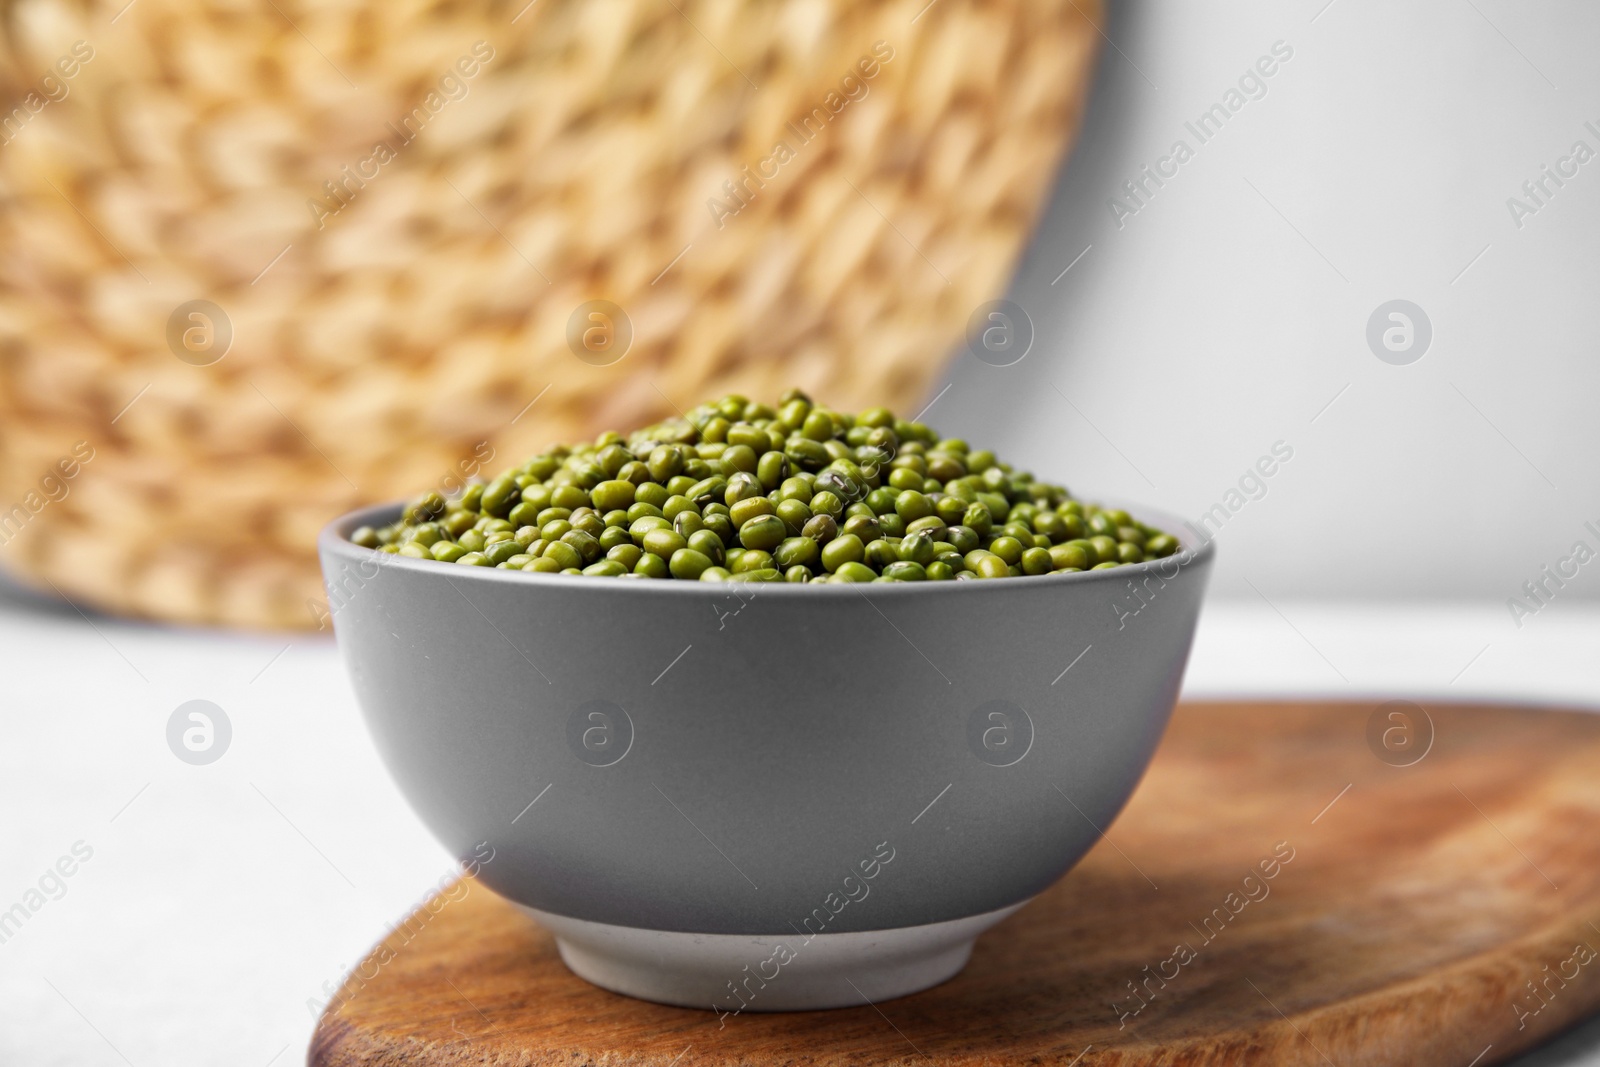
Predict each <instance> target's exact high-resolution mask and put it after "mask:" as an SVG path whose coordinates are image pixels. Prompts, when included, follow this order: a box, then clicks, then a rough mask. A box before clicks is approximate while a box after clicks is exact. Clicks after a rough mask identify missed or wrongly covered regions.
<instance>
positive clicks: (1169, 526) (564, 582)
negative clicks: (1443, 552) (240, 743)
mask: <svg viewBox="0 0 1600 1067" xmlns="http://www.w3.org/2000/svg"><path fill="white" fill-rule="evenodd" d="M1074 499H1078V500H1084V499H1085V498H1084V497H1075V498H1074ZM1094 499H1095V500H1098V501H1101V502H1103V504H1104V505H1109V506H1111V507H1118V508H1122V509H1123V510H1125V511H1127V512H1129V513H1130V514H1133V515H1138V516H1139V517H1140V518H1141V519H1142V520H1143V521H1146V522H1150V523H1152V524H1153V525H1156V526H1159V527H1160V528H1161V530H1162V531H1163V532H1164V533H1169V534H1171V535H1172V536H1173V537H1176V538H1177V539H1178V544H1179V546H1180V547H1179V549H1178V551H1177V552H1175V553H1173V554H1172V555H1170V556H1163V557H1162V558H1160V559H1152V560H1145V561H1143V562H1141V563H1128V564H1124V565H1122V566H1120V567H1113V568H1110V569H1109V570H1103V571H1097V570H1093V569H1090V570H1086V571H1079V572H1077V573H1075V574H1060V573H1051V574H1032V575H1021V576H1019V577H1015V578H1006V579H1005V580H1004V581H1001V580H998V579H997V580H994V581H980V582H838V583H835V582H825V583H822V584H820V585H819V584H816V583H812V582H750V583H745V582H687V581H627V580H623V579H622V578H621V577H620V576H619V577H618V578H616V579H614V580H611V581H595V580H594V578H593V577H590V576H580V575H576V574H544V573H541V572H537V571H534V572H529V571H508V570H502V569H500V568H498V567H463V568H461V570H460V571H452V570H450V569H449V568H448V567H446V566H444V565H442V564H441V563H440V561H438V560H426V559H412V558H410V557H409V556H399V555H395V554H393V553H389V552H380V551H379V550H377V549H375V548H365V547H363V546H361V545H358V544H356V543H355V542H353V541H351V540H350V534H351V533H352V532H354V531H355V530H356V528H357V527H360V526H382V525H387V524H388V523H390V522H393V521H394V520H395V519H396V518H398V517H399V515H400V512H401V510H402V509H403V508H404V507H405V505H406V501H404V500H397V501H390V502H388V503H384V504H373V505H371V506H369V507H364V508H358V509H356V510H355V511H350V512H346V513H345V514H343V515H341V516H339V517H338V518H337V519H334V520H333V521H332V522H330V523H328V524H327V525H326V526H324V527H323V528H322V530H321V532H320V533H319V534H318V535H317V550H318V554H319V555H321V556H323V557H326V556H336V557H339V558H342V559H346V560H360V561H365V560H367V559H373V558H375V559H377V560H378V565H379V566H380V567H384V568H388V567H399V568H400V569H401V570H414V571H417V572H418V573H421V574H434V575H436V576H438V577H440V578H450V577H454V578H459V579H464V580H468V581H472V582H510V583H515V584H518V585H525V586H529V587H531V588H563V589H570V588H573V585H572V583H573V582H578V581H581V582H583V583H585V584H584V585H583V586H581V588H584V589H593V590H595V592H597V593H606V592H613V593H615V592H622V593H626V594H627V595H630V596H631V595H636V594H648V595H651V596H687V595H695V594H704V593H708V592H712V593H719V594H721V595H724V596H726V595H730V594H735V593H737V592H738V591H741V590H745V589H748V590H751V591H752V592H751V593H750V594H748V595H750V596H753V595H755V594H754V590H757V589H759V590H760V591H761V595H763V596H766V595H767V594H769V593H771V594H773V595H777V596H841V595H844V594H845V593H846V592H848V591H850V590H854V591H855V592H857V593H860V594H863V595H865V594H866V593H867V592H868V591H870V592H872V593H873V594H875V595H876V594H878V593H884V594H885V595H889V596H931V595H935V594H936V593H938V592H939V591H940V590H946V589H947V587H955V586H971V587H973V588H974V589H995V588H1001V589H1015V590H1017V591H1018V592H1021V591H1023V590H1027V589H1037V588H1040V587H1042V586H1046V585H1055V586H1060V587H1064V588H1072V587H1074V586H1077V585H1081V584H1083V583H1085V582H1101V583H1104V582H1107V581H1114V582H1123V581H1128V580H1133V579H1136V578H1138V577H1143V576H1144V575H1148V574H1152V573H1156V572H1157V569H1158V568H1162V567H1163V565H1167V569H1170V563H1169V561H1172V560H1177V561H1178V565H1177V570H1175V571H1172V573H1170V574H1169V573H1164V572H1163V573H1159V574H1157V577H1158V578H1159V579H1160V580H1161V581H1171V580H1173V579H1174V578H1176V577H1177V576H1178V575H1179V574H1180V573H1182V572H1183V571H1185V570H1188V569H1190V568H1191V567H1193V566H1194V565H1196V564H1201V565H1205V564H1209V563H1210V562H1211V560H1212V558H1213V557H1214V556H1215V555H1216V537H1215V536H1212V537H1207V538H1201V537H1200V536H1199V534H1198V531H1196V530H1195V528H1194V527H1193V526H1192V525H1190V524H1189V523H1188V522H1187V521H1186V520H1184V519H1182V518H1179V517H1178V516H1176V515H1173V514H1171V513H1170V512H1165V511H1162V510H1160V509H1157V508H1151V507H1147V506H1145V505H1143V504H1138V503H1130V502H1125V501H1123V500H1121V499H1119V498H1117V497H1112V496H1097V497H1095V498H1094ZM327 577H328V576H327V575H326V574H324V579H326V578H327ZM962 595H963V596H965V595H970V594H968V593H963V594H962Z"/></svg>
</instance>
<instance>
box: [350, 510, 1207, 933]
mask: <svg viewBox="0 0 1600 1067" xmlns="http://www.w3.org/2000/svg"><path fill="white" fill-rule="evenodd" d="M1136 513H1137V514H1140V515H1141V516H1148V517H1149V518H1150V520H1151V521H1154V522H1156V523H1157V524H1159V525H1161V526H1162V527H1163V528H1165V529H1168V530H1183V529H1184V527H1183V524H1182V523H1181V521H1179V520H1177V519H1175V518H1172V517H1169V516H1164V515H1160V514H1158V513H1154V512H1151V511H1149V510H1148V509H1143V508H1140V509H1137V512H1136ZM397 514H398V506H388V507H382V508H373V509H369V510H367V511H363V512H357V513H355V514H352V515H349V516H346V517H345V518H343V519H341V520H339V521H337V522H335V523H333V524H331V525H330V526H329V527H328V528H327V529H326V530H324V531H323V534H322V536H321V538H320V541H319V549H320V552H321V557H322V567H323V573H324V576H325V580H326V582H327V586H328V590H329V602H330V607H331V610H332V613H333V623H334V629H335V631H336V633H337V635H338V641H339V645H340V647H341V648H342V649H343V654H344V657H345V661H346V663H347V665H348V667H349V670H350V674H351V677H352V679H353V681H354V684H355V689H356V693H357V696H358V697H359V699H360V703H361V706H362V709H363V711H364V714H365V716H366V720H367V723H368V726H369V727H370V729H371V732H372V736H373V738H374V739H375V741H376V743H377V746H378V749H379V751H380V752H381V754H382V756H383V759H384V760H385V762H386V763H387V765H388V767H389V769H390V771H391V772H392V773H393V774H394V776H395V778H396V780H397V781H398V783H399V785H400V788H401V789H402V790H403V792H404V793H405V795H406V796H407V798H409V800H410V802H411V804H412V805H413V806H414V807H415V808H416V811H417V813H418V814H419V815H420V816H421V817H422V819H423V821H424V822H426V823H427V825H428V826H429V827H430V828H431V829H432V831H433V832H434V833H435V834H436V835H437V836H438V837H439V839H440V840H441V841H442V842H443V843H444V844H445V845H446V847H448V848H449V849H451V850H452V851H453V852H454V853H455V854H456V855H457V856H460V857H463V858H467V857H471V856H473V854H474V849H475V846H477V845H478V844H479V843H480V842H488V843H489V845H490V846H492V848H493V850H494V851H493V858H492V860H490V861H489V862H486V863H483V864H482V865H481V870H480V872H479V877H480V878H481V879H482V880H483V881H484V882H486V883H487V884H488V885H489V886H490V887H491V888H493V889H494V890H496V891H497V892H499V893H501V894H503V895H505V896H506V897H509V898H510V899H512V900H514V901H517V902H518V903H521V904H524V905H527V906H529V907H531V908H535V909H538V910H540V911H545V912H553V913H556V914H559V915H565V916H570V917H572V918H576V919H584V920H589V921H591V922H598V923H610V924H615V925H620V926H630V927H641V928H646V929H653V930H668V931H683V932H693V933H716V934H789V933H791V932H797V931H800V930H801V929H802V927H803V928H804V929H805V930H806V931H807V932H811V933H821V932H824V931H825V932H827V933H840V932H847V931H867V930H883V929H889V928H894V927H905V926H917V925H923V924H928V923H937V922H943V921H946V920H952V919H959V918H962V917H964V916H972V915H977V914H979V913H983V912H990V911H994V910H996V909H999V908H1004V907H1006V906H1008V905H1012V904H1016V903H1018V902H1020V901H1023V900H1026V899H1027V898H1029V897H1031V896H1033V895H1034V894H1036V893H1038V892H1039V891H1041V890H1042V889H1044V888H1045V887H1047V886H1049V885H1050V884H1051V883H1052V882H1054V881H1055V880H1056V879H1057V878H1059V877H1060V876H1061V875H1062V873H1063V872H1065V871H1066V870H1067V869H1068V868H1069V867H1071V866H1072V864H1073V863H1074V862H1076V861H1077V859H1078V858H1079V857H1080V856H1082V855H1083V854H1084V852H1086V851H1087V850H1088V849H1089V848H1090V847H1091V846H1092V845H1093V844H1094V843H1095V841H1096V840H1097V838H1098V837H1099V833H1098V831H1097V830H1096V827H1101V828H1103V827H1106V826H1109V825H1110V823H1111V822H1112V820H1113V819H1114V818H1115V817H1116V815H1117V812H1118V811H1119V810H1120V809H1121V808H1122V805H1123V803H1124V802H1125V801H1126V800H1127V798H1128V795H1129V794H1130V793H1131V792H1132V791H1133V788H1134V786H1135V785H1136V784H1137V783H1138V780H1139V778H1140V776H1141V775H1142V774H1143V772H1144V768H1145V765H1146V764H1147V763H1148V761H1149V759H1150V756H1151V754H1152V752H1153V751H1154V749H1155V746H1156V743H1157V742H1158V741H1159V739H1160V737H1161V734H1162V731H1163V729H1164V728H1165V726H1166V722H1167V718H1168V716H1169V715H1170V713H1171V710H1172V705H1173V702H1174V700H1175V699H1176V697H1177V693H1178V685H1179V682H1180V680H1181V678H1182V676H1183V669H1184V664H1185V662H1186V660H1187V658H1188V653H1189V647H1190V643H1191V641H1192V639H1193V636H1194V629H1195V623H1196V620H1197V618H1198V615H1199V611H1200V601H1201V595H1202V593H1203V591H1204V588H1205V584H1206V579H1207V577H1208V575H1209V572H1210V569H1211V562H1212V557H1213V555H1214V549H1213V546H1212V545H1211V544H1209V543H1207V544H1203V545H1202V544H1197V543H1196V542H1195V541H1194V540H1193V538H1192V535H1190V534H1188V533H1187V532H1186V533H1185V534H1184V536H1185V538H1186V539H1188V540H1187V543H1186V544H1185V547H1184V550H1183V552H1182V553H1180V555H1179V556H1176V557H1172V558H1169V559H1168V560H1162V561H1155V562H1151V563H1145V564H1139V565H1135V566H1131V567H1119V568H1116V569H1114V570H1107V571H1089V572H1085V573H1082V574H1076V575H1059V576H1042V577H1036V578H1013V579H1005V580H1001V581H979V582H959V583H958V582H937V583H935V582H926V583H905V584H887V583H883V584H868V585H843V584H840V585H822V586H805V585H779V584H773V585H756V584H743V583H738V584H734V583H711V582H670V581H668V582H663V581H644V580H628V579H593V578H574V577H570V576H561V575H535V574H525V573H521V572H515V571H503V570H495V569H489V568H478V567H461V566H454V565H448V564H443V563H435V562H432V561H426V560H411V559H407V558H404V557H398V556H393V555H385V554H382V553H377V552H373V551H371V550H368V549H365V548H361V547H359V546H357V545H354V544H352V543H350V542H349V541H348V540H347V535H348V534H349V533H350V532H351V531H352V530H354V529H355V528H356V527H357V526H360V525H363V524H367V525H374V526H376V525H381V524H383V523H385V522H388V521H391V520H392V519H393V518H394V516H396V515H397ZM996 702H1002V703H996ZM483 854H484V852H483V851H481V850H480V851H479V852H478V855H480V856H481V855H483ZM819 927H820V928H819Z"/></svg>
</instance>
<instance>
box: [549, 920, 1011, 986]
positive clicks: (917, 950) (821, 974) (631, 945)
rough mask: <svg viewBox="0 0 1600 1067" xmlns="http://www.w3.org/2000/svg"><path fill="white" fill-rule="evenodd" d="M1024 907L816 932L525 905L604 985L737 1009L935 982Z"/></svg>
mask: <svg viewBox="0 0 1600 1067" xmlns="http://www.w3.org/2000/svg"><path fill="white" fill-rule="evenodd" d="M1023 903H1026V901H1024V902H1023ZM1020 907H1022V904H1013V905H1012V906H1010V907H1007V908H1001V909H999V910H998V911H990V912H984V913H983V914H981V915H968V916H966V917H964V918H960V919H951V920H949V921H947V922H939V923H930V924H928V925H926V926H906V927H901V928H899V929H892V930H867V931H862V932H853V933H837V934H827V933H824V934H813V935H809V936H807V935H804V934H791V935H782V934H773V935H759V934H752V935H746V934H687V933H678V932H673V931H665V930H642V929H638V928H636V927H631V926H613V925H610V924H608V923H596V922H588V921H587V920H584V919H571V918H567V917H566V916H562V915H552V914H550V913H549V912H544V911H539V910H537V909H534V908H522V910H523V911H524V912H526V913H527V914H528V915H531V916H532V917H533V918H534V919H536V920H537V921H538V922H539V924H540V925H541V926H543V927H544V928H545V929H547V930H549V931H550V932H551V933H552V934H554V935H555V939H556V944H557V946H558V947H559V949H560V951H561V959H562V961H563V962H564V963H565V964H566V965H567V967H568V968H569V969H570V970H571V971H572V972H573V973H574V974H576V975H577V976H578V977H580V978H582V979H584V980H586V981H589V982H592V983H594V984H595V985H597V986H600V987H601V988H602V989H609V990H611V991H612V992H614V993H623V994H625V995H627V996H630V997H638V998H639V999H641V1000H653V1001H655V1002H657V1003H659V1004H674V1005H677V1006H679V1007H686V1008H709V1009H711V1010H713V1011H716V1012H718V1013H719V1014H720V1013H725V1012H726V1013H736V1014H737V1013H742V1012H746V1011H815V1010H819V1009H822V1008H846V1007H860V1006H861V1005H862V1004H863V1003H866V1002H869V1001H870V1002H872V1003H874V1004H875V1003H877V1002H878V1001H880V1000H888V999H890V998H892V997H903V996H905V995H907V994H909V993H915V992H918V991H919V990H923V989H927V988H929V987H930V986H936V985H938V984H939V983H940V982H944V981H947V980H948V979H951V978H954V977H955V976H956V975H957V974H958V973H959V972H960V971H961V968H963V967H965V966H966V964H967V958H968V957H969V956H971V955H972V945H973V942H974V941H976V940H977V937H978V935H979V934H981V933H983V931H985V930H987V929H989V927H991V926H993V925H995V924H996V923H998V922H1000V921H1001V920H1002V919H1004V918H1005V917H1006V916H1008V915H1010V914H1011V913H1012V912H1014V911H1016V910H1017V909H1018V908H1020Z"/></svg>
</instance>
